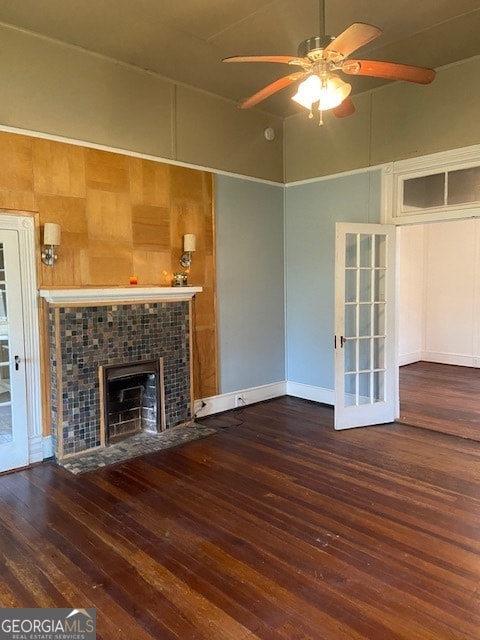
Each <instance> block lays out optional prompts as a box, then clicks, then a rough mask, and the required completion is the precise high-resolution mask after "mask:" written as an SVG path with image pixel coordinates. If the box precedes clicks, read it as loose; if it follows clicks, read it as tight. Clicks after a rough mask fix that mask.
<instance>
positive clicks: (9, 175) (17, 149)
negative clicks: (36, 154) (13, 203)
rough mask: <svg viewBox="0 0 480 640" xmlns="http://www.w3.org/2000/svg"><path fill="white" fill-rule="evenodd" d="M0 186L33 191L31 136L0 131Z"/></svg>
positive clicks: (14, 189)
mask: <svg viewBox="0 0 480 640" xmlns="http://www.w3.org/2000/svg"><path fill="white" fill-rule="evenodd" d="M1 149H2V152H1V153H0V188H3V189H9V190H13V191H29V192H33V163H32V138H29V137H27V136H20V135H17V134H15V133H2V137H1Z"/></svg>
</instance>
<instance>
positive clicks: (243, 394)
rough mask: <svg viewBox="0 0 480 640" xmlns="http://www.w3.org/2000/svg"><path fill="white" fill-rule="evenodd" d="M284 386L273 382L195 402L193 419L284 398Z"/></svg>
mask: <svg viewBox="0 0 480 640" xmlns="http://www.w3.org/2000/svg"><path fill="white" fill-rule="evenodd" d="M285 384H286V383H285V382H274V383H272V384H266V385H262V386H260V387H251V388H250V389H239V390H238V391H230V392H228V393H223V394H221V395H218V396H210V397H209V398H201V399H199V400H195V417H196V418H204V417H205V416H210V415H212V414H214V413H222V412H223V411H229V410H230V409H238V408H241V407H243V406H246V405H247V404H254V403H255V402H263V401H264V400H271V399H272V398H278V397H280V396H284V395H285V393H286V391H285Z"/></svg>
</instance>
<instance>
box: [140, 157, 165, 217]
mask: <svg viewBox="0 0 480 640" xmlns="http://www.w3.org/2000/svg"><path fill="white" fill-rule="evenodd" d="M130 192H131V198H132V204H144V205H151V206H154V207H166V208H168V207H169V205H170V165H168V164H163V163H159V162H153V161H150V160H142V159H140V158H130Z"/></svg>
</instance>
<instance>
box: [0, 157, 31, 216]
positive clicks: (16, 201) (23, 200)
mask: <svg viewBox="0 0 480 640" xmlns="http://www.w3.org/2000/svg"><path fill="white" fill-rule="evenodd" d="M0 155H1V154H0ZM0 171H1V169H0ZM0 209H6V210H9V211H36V210H37V207H36V204H35V195H34V193H33V191H14V190H13V189H0Z"/></svg>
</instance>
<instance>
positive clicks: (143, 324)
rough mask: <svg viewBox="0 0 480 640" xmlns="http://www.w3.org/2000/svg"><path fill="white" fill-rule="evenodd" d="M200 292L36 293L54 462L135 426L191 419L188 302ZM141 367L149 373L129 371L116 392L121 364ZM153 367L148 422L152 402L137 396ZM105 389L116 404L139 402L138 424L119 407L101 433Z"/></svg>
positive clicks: (142, 289) (188, 289) (162, 426)
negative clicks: (45, 346)
mask: <svg viewBox="0 0 480 640" xmlns="http://www.w3.org/2000/svg"><path fill="white" fill-rule="evenodd" d="M199 291H201V287H148V288H147V287H131V288H128V289H126V288H121V287H118V288H111V289H105V288H98V289H95V288H90V289H63V290H62V289H52V290H42V291H41V292H40V295H41V296H42V297H43V298H44V299H45V300H46V304H45V305H44V312H45V313H44V318H45V326H48V329H49V355H50V358H49V361H50V375H49V377H48V388H47V390H46V391H47V393H46V396H47V398H48V401H49V410H50V416H51V422H50V424H51V429H52V448H53V451H54V455H55V457H57V458H58V459H63V458H67V457H70V456H72V455H76V454H78V453H82V452H85V451H88V450H91V449H95V448H97V447H103V446H105V445H106V444H107V440H108V442H109V443H110V444H113V442H115V441H116V440H118V439H120V438H122V437H126V436H128V435H131V434H133V433H134V432H137V431H139V430H140V429H142V430H150V431H161V430H164V429H165V430H168V429H170V428H171V427H177V426H182V425H186V424H189V423H190V422H191V421H192V420H193V390H192V387H193V383H192V380H193V377H192V361H191V341H192V326H191V316H192V304H191V303H192V298H193V296H194V295H195V294H196V293H198V292H199ZM152 362H156V363H157V364H151V363H152ZM145 363H148V365H147V369H146V370H140V371H134V372H133V373H132V375H133V379H132V380H131V381H130V382H129V383H128V385H127V386H125V388H124V390H123V391H121V389H122V386H121V385H122V384H123V383H124V381H123V377H124V376H123V374H121V373H120V374H119V372H120V371H121V369H120V367H124V366H126V367H128V368H131V367H136V366H137V365H139V364H141V365H142V366H144V365H145ZM157 368H158V382H156V383H155V387H156V390H155V391H154V395H155V396H156V416H155V419H153V418H152V415H153V413H154V411H153V407H151V406H147V405H149V402H150V401H149V400H145V399H144V398H143V396H145V392H146V390H147V388H148V387H149V383H150V382H151V378H150V376H151V375H156V371H157ZM99 371H102V372H108V376H111V377H112V381H111V382H110V380H109V379H107V381H105V380H103V377H102V376H103V375H104V374H103V373H102V375H99ZM117 374H119V375H117ZM129 375H130V374H129ZM108 376H107V378H108ZM114 378H117V381H115V380H114ZM109 384H112V387H113V388H115V390H114V391H112V393H117V396H118V400H122V401H127V400H128V401H129V402H130V401H131V404H135V403H137V402H141V403H142V406H141V410H140V413H141V414H142V415H141V421H140V416H139V415H138V414H139V411H137V418H138V419H136V418H135V417H134V414H135V411H133V410H132V411H131V412H130V417H129V416H128V415H127V410H126V409H121V408H120V409H119V411H118V412H117V413H118V414H119V415H117V419H116V423H115V424H116V426H115V427H114V428H113V429H112V430H111V432H109V433H108V434H107V433H106V431H105V427H104V422H105V405H106V404H108V403H106V402H105V400H104V399H102V398H103V388H101V387H102V385H103V387H104V386H105V385H106V386H108V385H109ZM135 387H136V389H135ZM135 394H137V398H136V399H134V397H135ZM147 395H148V394H147ZM140 396H142V398H140ZM117 408H118V407H117ZM130 408H131V407H130ZM130 408H129V409H130ZM122 411H123V413H121V412H122Z"/></svg>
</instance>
